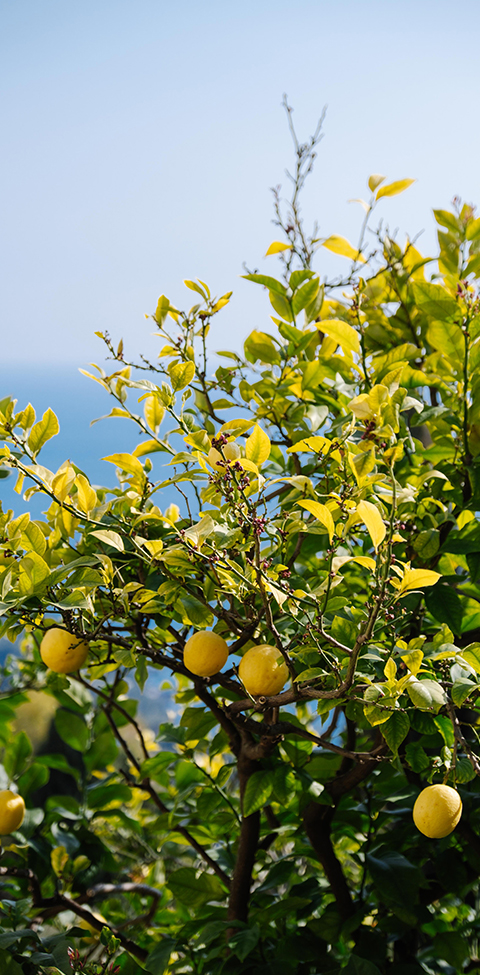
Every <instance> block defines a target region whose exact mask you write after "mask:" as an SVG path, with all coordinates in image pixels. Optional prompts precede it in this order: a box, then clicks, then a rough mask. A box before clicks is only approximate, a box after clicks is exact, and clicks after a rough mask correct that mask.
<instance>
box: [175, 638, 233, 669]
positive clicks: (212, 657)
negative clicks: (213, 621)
mask: <svg viewBox="0 0 480 975" xmlns="http://www.w3.org/2000/svg"><path fill="white" fill-rule="evenodd" d="M227 657H228V646H227V644H226V643H225V640H224V639H223V637H221V636H219V635H218V633H214V632H213V631H212V630H197V632H196V633H194V634H193V636H191V637H190V639H189V640H187V642H186V644H185V647H184V650H183V662H184V664H185V667H187V669H188V670H189V671H190V673H192V674H196V675H197V677H212V676H213V674H218V671H219V670H221V669H222V667H223V666H224V664H225V663H226V662H227Z"/></svg>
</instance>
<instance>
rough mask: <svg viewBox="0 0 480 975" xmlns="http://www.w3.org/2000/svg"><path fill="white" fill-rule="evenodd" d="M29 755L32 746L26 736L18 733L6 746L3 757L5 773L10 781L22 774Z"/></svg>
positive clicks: (20, 732)
mask: <svg viewBox="0 0 480 975" xmlns="http://www.w3.org/2000/svg"><path fill="white" fill-rule="evenodd" d="M31 754H32V746H31V744H30V739H29V737H28V735H26V734H25V732H24V731H19V732H18V734H17V735H15V736H14V737H13V738H12V740H11V741H10V743H9V744H8V745H7V747H6V749H5V752H4V755H3V764H4V766H5V771H6V773H7V775H8V777H9V778H10V779H16V778H17V776H18V775H20V773H21V772H23V770H24V768H25V766H26V764H27V761H28V759H29V758H30V755H31Z"/></svg>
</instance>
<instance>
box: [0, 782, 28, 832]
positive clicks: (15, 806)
mask: <svg viewBox="0 0 480 975" xmlns="http://www.w3.org/2000/svg"><path fill="white" fill-rule="evenodd" d="M24 816H25V803H24V801H23V799H22V797H21V796H19V795H18V794H17V793H16V792H11V791H10V789H3V790H2V791H1V792H0V836H7V834H8V833H13V831H14V830H15V829H18V827H19V826H21V825H22V823H23V817H24Z"/></svg>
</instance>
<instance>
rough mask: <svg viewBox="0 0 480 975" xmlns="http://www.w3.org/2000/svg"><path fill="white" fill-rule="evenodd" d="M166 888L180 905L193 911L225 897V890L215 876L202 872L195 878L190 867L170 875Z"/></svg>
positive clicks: (194, 873)
mask: <svg viewBox="0 0 480 975" xmlns="http://www.w3.org/2000/svg"><path fill="white" fill-rule="evenodd" d="M167 886H168V887H169V888H170V890H171V891H172V894H173V896H174V897H175V898H177V900H179V901H180V903H181V904H185V906H186V907H189V908H193V909H196V908H198V907H201V906H202V905H203V904H206V903H207V902H208V901H212V900H215V901H216V900H218V901H223V900H224V899H225V895H226V890H225V888H224V886H223V884H222V883H221V882H220V880H219V879H218V877H217V876H216V875H212V874H209V873H207V872H206V871H202V872H201V873H199V874H198V876H197V873H196V871H195V870H193V868H192V867H181V868H180V870H175V872H174V873H171V874H170V876H169V878H168V881H167Z"/></svg>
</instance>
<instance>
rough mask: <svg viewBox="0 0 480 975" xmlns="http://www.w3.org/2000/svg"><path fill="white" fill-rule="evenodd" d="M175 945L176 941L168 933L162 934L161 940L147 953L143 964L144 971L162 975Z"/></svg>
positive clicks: (153, 974)
mask: <svg viewBox="0 0 480 975" xmlns="http://www.w3.org/2000/svg"><path fill="white" fill-rule="evenodd" d="M175 947H176V941H174V939H173V938H171V937H170V935H168V934H164V935H162V940H161V941H160V942H159V944H158V945H156V946H155V948H154V949H153V951H151V952H150V953H149V955H148V958H147V960H146V962H145V966H144V967H145V971H146V972H150V975H164V973H165V971H166V969H167V968H168V963H169V961H170V955H171V954H172V951H174V950H175Z"/></svg>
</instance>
